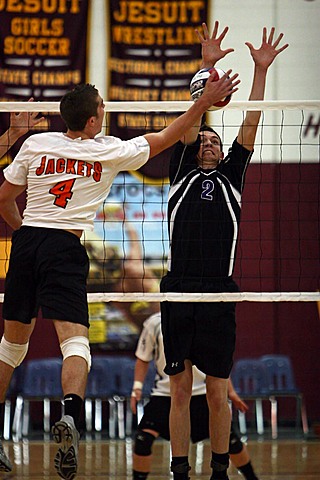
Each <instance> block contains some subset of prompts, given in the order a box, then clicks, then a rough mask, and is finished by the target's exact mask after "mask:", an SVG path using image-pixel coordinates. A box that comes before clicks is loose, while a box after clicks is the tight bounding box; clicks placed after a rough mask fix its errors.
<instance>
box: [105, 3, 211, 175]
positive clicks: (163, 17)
mask: <svg viewBox="0 0 320 480" xmlns="http://www.w3.org/2000/svg"><path fill="white" fill-rule="evenodd" d="M209 3H210V2H208V1H201V0H199V1H194V0H189V1H188V0H186V1H183V2H181V1H170V2H168V1H163V0H159V1H154V0H153V1H138V2H137V1H132V0H123V1H120V0H108V6H109V15H108V18H109V19H110V26H108V31H109V32H110V39H109V44H110V56H109V58H108V60H107V68H108V71H109V79H110V85H109V95H108V100H109V101H128V102H130V101H188V100H190V91H189V84H190V80H191V78H192V77H193V75H194V74H195V73H196V72H197V70H199V66H200V58H201V46H200V43H199V41H198V39H197V37H196V34H195V29H200V30H202V26H201V25H202V22H205V21H207V16H208V10H209ZM176 116H177V115H175V114H171V115H168V114H167V115H166V118H164V116H163V115H161V112H160V113H150V112H145V113H132V114H131V113H119V114H112V115H111V116H110V134H112V135H115V136H118V137H120V138H122V139H129V138H132V137H135V136H137V135H140V134H143V133H146V130H149V131H156V130H161V129H162V128H164V127H165V125H167V124H168V123H170V121H172V120H173V119H174V118H175V117H176ZM159 157H160V158H159ZM168 157H169V152H168V151H167V152H165V153H164V154H162V155H161V156H157V157H155V158H154V159H152V160H149V161H148V163H147V165H145V166H144V167H143V168H142V169H141V172H142V173H144V174H145V175H147V176H148V177H149V178H153V179H154V178H163V177H164V176H167V173H168V167H167V165H168Z"/></svg>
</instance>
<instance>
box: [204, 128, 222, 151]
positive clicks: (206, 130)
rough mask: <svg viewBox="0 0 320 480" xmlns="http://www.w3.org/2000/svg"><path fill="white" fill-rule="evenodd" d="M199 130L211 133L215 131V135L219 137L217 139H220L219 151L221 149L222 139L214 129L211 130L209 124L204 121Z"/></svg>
mask: <svg viewBox="0 0 320 480" xmlns="http://www.w3.org/2000/svg"><path fill="white" fill-rule="evenodd" d="M199 132H212V133H215V134H216V135H217V137H218V138H219V141H220V148H221V152H222V151H223V144H222V140H221V137H220V135H219V134H218V133H217V132H216V131H215V130H213V128H211V127H209V125H207V124H206V123H203V124H202V125H201V127H200V129H199Z"/></svg>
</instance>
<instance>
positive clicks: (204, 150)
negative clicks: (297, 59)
mask: <svg viewBox="0 0 320 480" xmlns="http://www.w3.org/2000/svg"><path fill="white" fill-rule="evenodd" d="M227 30H228V29H227V28H225V29H224V30H223V32H222V34H221V35H220V36H218V35H217V33H218V22H216V23H215V28H214V31H213V34H212V36H211V37H210V35H209V33H208V29H207V27H206V25H205V24H203V32H204V33H203V35H202V34H200V33H199V32H198V37H199V39H200V42H201V45H202V60H203V61H202V65H201V67H202V68H209V67H212V66H213V65H214V64H215V63H216V62H217V61H218V60H219V59H221V58H223V57H224V56H225V55H226V54H227V53H229V52H231V51H232V49H229V50H224V51H223V50H221V41H222V40H223V38H224V37H225V35H226V33H227ZM282 37H283V34H280V35H279V36H278V37H275V29H274V28H272V29H271V30H270V33H269V35H268V34H267V29H266V28H264V29H263V33H262V43H261V46H260V48H258V49H255V48H254V47H253V46H252V44H251V43H248V42H247V43H246V45H247V46H248V48H249V51H250V54H251V56H252V59H253V62H254V76H253V82H252V87H251V93H250V97H249V100H263V98H264V92H265V83H266V75H267V71H268V68H269V67H270V65H271V64H272V62H273V60H274V59H275V57H276V56H277V55H278V54H279V53H280V52H282V51H283V50H284V49H285V48H287V46H288V45H287V44H286V45H284V46H282V47H279V44H280V42H281V39H282ZM260 114H261V112H256V111H248V112H247V113H246V116H245V119H244V121H243V123H242V125H241V127H240V130H239V133H238V136H237V138H236V139H235V140H234V142H233V144H232V147H231V148H230V149H229V152H228V154H227V156H226V157H225V158H224V154H223V151H222V142H221V139H220V137H219V135H218V134H217V133H216V132H215V131H213V130H212V129H210V128H208V127H206V126H204V127H203V128H201V130H202V131H200V132H199V125H200V122H201V119H200V118H199V122H198V126H195V127H194V128H193V129H191V130H190V131H188V132H187V134H186V135H185V136H184V137H183V138H182V139H181V141H180V142H179V143H178V144H177V146H176V149H175V151H174V154H173V156H172V159H171V163H170V185H171V187H170V192H169V205H168V228H169V238H170V252H169V259H168V273H167V275H166V276H165V277H164V278H163V279H162V282H161V290H162V292H235V291H237V290H238V287H237V285H236V283H235V282H234V280H233V279H232V272H233V266H234V261H235V253H236V243H237V236H238V229H239V222H240V212H241V194H242V191H243V185H244V179H245V172H246V168H247V166H248V163H249V161H250V159H251V156H252V152H253V147H254V141H255V136H256V131H257V127H258V123H259V120H260ZM161 314H162V332H163V336H164V349H165V356H166V368H165V372H166V373H167V374H169V375H170V389H171V411H170V437H171V448H172V462H171V470H172V472H173V475H174V480H187V479H188V478H189V477H188V472H189V469H190V467H189V463H188V450H189V438H190V422H189V403H190V397H191V392H192V364H195V365H196V366H197V367H198V368H199V370H201V371H203V372H204V373H205V374H206V375H207V377H206V388H207V400H208V406H209V411H210V442H211V450H212V459H211V467H212V476H211V480H218V479H227V478H228V476H227V468H228V464H229V455H228V439H229V434H230V410H229V407H228V403H227V385H228V377H229V374H230V370H231V367H232V361H233V360H232V357H233V352H234V348H235V333H236V332H235V331H236V326H235V304H234V303H231V302H219V303H216V302H212V303H205V302H203V303H202V302H199V303H196V302H195V303H189V302H188V303H183V302H181V303H176V302H163V303H162V305H161Z"/></svg>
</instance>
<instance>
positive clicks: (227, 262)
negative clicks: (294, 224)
mask: <svg viewBox="0 0 320 480" xmlns="http://www.w3.org/2000/svg"><path fill="white" fill-rule="evenodd" d="M199 147H200V137H199V136H198V139H197V141H196V142H195V143H194V144H192V145H183V144H182V143H181V142H179V143H178V144H177V145H176V148H175V150H174V152H173V155H172V158H171V162H170V192H169V204H168V228H169V240H170V250H169V256H168V274H169V276H171V277H174V278H180V279H185V280H188V279H190V280H191V279H200V278H201V279H202V280H204V281H209V282H210V281H211V280H214V279H221V278H227V277H231V276H232V272H233V268H234V261H235V252H236V244H237V239H238V233H239V222H240V212H241V194H242V191H243V184H244V177H245V172H246V167H247V165H248V163H249V161H250V158H251V156H252V152H251V151H249V150H247V149H245V148H244V147H243V146H241V145H240V144H239V143H238V142H237V140H235V141H234V142H233V144H232V147H231V148H230V149H229V152H228V155H227V157H226V158H225V159H224V160H223V161H222V162H221V163H220V164H219V165H218V167H217V168H215V169H212V170H204V169H202V168H200V167H198V164H197V161H196V156H197V154H198V151H199Z"/></svg>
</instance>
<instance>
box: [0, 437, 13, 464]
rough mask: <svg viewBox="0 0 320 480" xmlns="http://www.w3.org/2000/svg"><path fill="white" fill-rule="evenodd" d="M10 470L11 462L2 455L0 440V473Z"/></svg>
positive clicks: (0, 442)
mask: <svg viewBox="0 0 320 480" xmlns="http://www.w3.org/2000/svg"><path fill="white" fill-rule="evenodd" d="M11 470H12V465H11V462H10V460H9V458H8V457H7V455H6V454H5V453H4V450H3V446H2V441H1V438H0V472H11Z"/></svg>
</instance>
